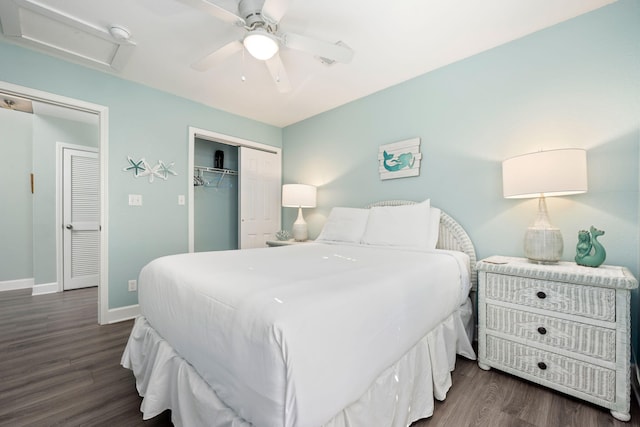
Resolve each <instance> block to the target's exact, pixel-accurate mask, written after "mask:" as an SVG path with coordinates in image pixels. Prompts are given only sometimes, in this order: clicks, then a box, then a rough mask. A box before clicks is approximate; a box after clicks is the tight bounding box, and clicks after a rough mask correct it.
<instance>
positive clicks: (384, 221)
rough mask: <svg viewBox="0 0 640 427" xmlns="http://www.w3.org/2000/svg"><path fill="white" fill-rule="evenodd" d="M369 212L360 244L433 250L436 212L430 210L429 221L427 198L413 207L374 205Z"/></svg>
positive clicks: (437, 220) (437, 225)
mask: <svg viewBox="0 0 640 427" xmlns="http://www.w3.org/2000/svg"><path fill="white" fill-rule="evenodd" d="M370 210H371V212H370V213H369V220H368V221H367V227H366V230H365V232H364V235H363V236H362V243H364V244H367V245H382V246H398V247H403V248H412V249H422V250H424V249H435V247H436V243H437V241H438V229H439V222H440V211H439V209H438V210H437V212H436V211H434V212H433V218H431V217H432V215H431V214H432V211H431V201H430V200H429V199H427V200H425V201H424V202H421V203H416V204H414V205H401V206H374V207H373V208H371V209H370ZM434 224H435V227H434ZM434 228H435V232H434Z"/></svg>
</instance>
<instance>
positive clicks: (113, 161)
mask: <svg viewBox="0 0 640 427" xmlns="http://www.w3.org/2000/svg"><path fill="white" fill-rule="evenodd" d="M0 57H1V58H2V67H0V80H1V81H6V82H10V83H13V84H17V85H22V86H26V87H30V88H34V89H38V90H43V91H46V92H51V93H55V94H59V95H63V96H68V97H72V98H76V99H81V100H84V101H88V102H92V103H96V104H100V105H104V106H107V107H109V153H108V156H109V157H108V160H109V194H108V197H109V210H108V215H109V236H108V237H109V254H108V256H109V307H110V308H116V307H123V306H127V305H131V304H136V303H137V295H136V293H135V292H134V293H131V292H128V291H127V281H128V280H129V279H134V278H136V277H137V276H138V273H139V272H140V269H141V268H142V267H143V266H144V265H145V264H146V263H147V262H149V261H150V260H152V259H154V258H156V257H159V256H162V255H168V254H173V253H180V252H186V251H187V250H188V236H187V208H186V205H185V206H180V205H178V203H177V200H178V195H180V194H183V195H185V196H186V195H187V194H188V193H187V190H188V187H189V185H191V178H190V177H188V176H187V167H188V165H187V154H188V141H187V139H188V127H189V126H195V127H198V128H202V129H206V130H210V131H215V132H218V133H222V134H226V135H231V136H236V137H239V138H243V139H247V140H251V141H256V142H260V143H263V144H268V145H272V146H276V147H281V146H282V130H281V129H279V128H276V127H274V126H269V125H266V124H263V123H259V122H256V121H253V120H249V119H246V118H243V117H239V116H236V115H233V114H229V113H225V112H222V111H219V110H215V109H212V108H209V107H206V106H204V105H202V104H198V103H195V102H192V101H188V100H186V99H183V98H180V97H177V96H173V95H170V94H168V93H165V92H161V91H158V90H155V89H152V88H149V87H146V86H142V85H139V84H135V83H132V82H127V81H124V80H122V79H119V78H117V77H114V76H112V75H108V74H104V73H102V72H98V71H94V70H91V69H88V68H85V67H82V66H78V65H75V64H71V63H69V62H66V61H62V60H58V59H55V58H52V57H49V56H47V55H42V54H39V53H36V52H33V51H31V50H27V49H23V48H20V47H17V46H14V45H11V44H7V43H2V42H0ZM247 102H251V100H250V99H248V100H247ZM129 155H130V156H132V157H133V158H135V159H140V158H143V157H144V158H145V159H146V160H147V161H148V162H149V163H151V164H155V163H157V161H158V160H162V161H164V162H165V163H169V162H175V167H174V169H175V171H176V172H177V173H178V176H171V177H169V179H168V180H167V181H163V180H158V179H156V180H155V181H154V182H153V183H149V181H148V180H146V179H143V178H137V179H136V178H134V177H133V175H132V174H131V173H130V172H124V171H123V170H122V169H123V168H124V167H125V166H126V165H127V156H129ZM129 194H140V195H142V196H143V206H141V207H130V206H128V195H129Z"/></svg>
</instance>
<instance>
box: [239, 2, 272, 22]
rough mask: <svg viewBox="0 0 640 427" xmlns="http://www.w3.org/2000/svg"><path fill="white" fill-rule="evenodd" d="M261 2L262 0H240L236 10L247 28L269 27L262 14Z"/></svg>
mask: <svg viewBox="0 0 640 427" xmlns="http://www.w3.org/2000/svg"><path fill="white" fill-rule="evenodd" d="M263 4H264V0H240V3H239V4H238V12H239V15H240V17H242V18H243V19H244V21H245V23H246V27H247V28H250V29H255V28H258V27H262V28H264V29H267V27H269V25H268V23H267V22H266V21H265V18H264V16H262V5H263Z"/></svg>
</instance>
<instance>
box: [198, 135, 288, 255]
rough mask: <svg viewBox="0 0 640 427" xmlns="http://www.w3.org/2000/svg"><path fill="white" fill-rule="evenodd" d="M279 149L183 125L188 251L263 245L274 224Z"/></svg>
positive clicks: (276, 221) (278, 196) (272, 235)
mask: <svg viewBox="0 0 640 427" xmlns="http://www.w3.org/2000/svg"><path fill="white" fill-rule="evenodd" d="M281 158H282V151H281V149H280V148H278V147H273V146H269V145H266V144H261V143H257V142H253V141H249V140H245V139H241V138H237V137H233V136H229V135H224V134H220V133H216V132H211V131H207V130H204V129H197V128H189V159H188V161H189V172H190V173H189V175H190V176H191V177H193V178H192V182H191V184H192V185H190V186H189V214H188V215H189V224H188V228H189V252H200V251H210V250H228V249H245V248H252V247H265V246H266V241H267V240H271V239H273V238H275V233H276V232H277V231H278V230H279V229H280V223H281V221H280V212H281V208H280V204H281V203H280V199H281V193H280V189H281V183H282V170H281V169H282V168H281V164H282V160H281Z"/></svg>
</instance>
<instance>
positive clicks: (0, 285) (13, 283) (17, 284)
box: [0, 277, 33, 292]
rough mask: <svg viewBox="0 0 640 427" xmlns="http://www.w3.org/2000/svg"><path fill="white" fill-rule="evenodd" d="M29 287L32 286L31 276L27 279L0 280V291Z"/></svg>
mask: <svg viewBox="0 0 640 427" xmlns="http://www.w3.org/2000/svg"><path fill="white" fill-rule="evenodd" d="M29 288H33V277H31V278H29V279H18V280H4V281H2V282H0V292H3V291H15V290H16V289H29Z"/></svg>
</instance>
